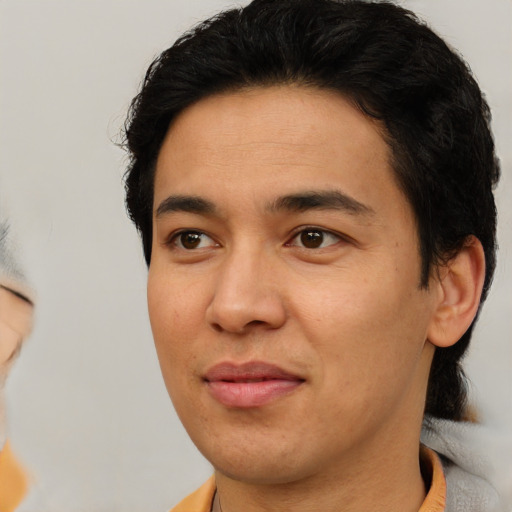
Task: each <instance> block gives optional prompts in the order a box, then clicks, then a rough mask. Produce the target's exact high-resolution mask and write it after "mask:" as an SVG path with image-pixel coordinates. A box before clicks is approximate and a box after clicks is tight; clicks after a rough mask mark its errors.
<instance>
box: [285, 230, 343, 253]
mask: <svg viewBox="0 0 512 512" xmlns="http://www.w3.org/2000/svg"><path fill="white" fill-rule="evenodd" d="M308 232H309V233H319V234H321V236H322V239H321V243H323V242H324V239H325V238H326V236H327V237H332V238H334V239H336V240H335V241H334V242H332V243H330V244H328V245H327V246H325V247H306V246H304V243H302V245H294V244H293V243H292V242H293V241H294V240H295V239H297V238H299V237H302V235H304V234H306V233H308ZM343 240H344V237H343V236H342V235H339V234H337V233H333V232H332V231H329V230H328V229H323V228H319V227H317V226H305V227H304V226H302V227H301V228H299V229H298V230H296V231H295V233H294V234H293V236H292V237H291V238H290V241H289V242H286V244H285V245H286V246H287V247H299V248H300V249H303V250H311V251H314V250H319V249H326V248H328V247H330V246H333V245H336V244H337V243H339V242H340V241H343ZM302 242H304V241H302Z"/></svg>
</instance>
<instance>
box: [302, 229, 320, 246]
mask: <svg viewBox="0 0 512 512" xmlns="http://www.w3.org/2000/svg"><path fill="white" fill-rule="evenodd" d="M300 241H301V243H302V245H303V246H304V247H307V248H308V249H317V248H318V247H320V246H321V245H322V243H323V241H324V235H323V233H322V232H321V231H312V230H307V231H303V232H302V233H301V234H300Z"/></svg>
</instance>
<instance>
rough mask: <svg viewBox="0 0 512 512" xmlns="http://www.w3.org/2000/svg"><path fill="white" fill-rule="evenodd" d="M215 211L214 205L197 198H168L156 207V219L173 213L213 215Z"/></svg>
mask: <svg viewBox="0 0 512 512" xmlns="http://www.w3.org/2000/svg"><path fill="white" fill-rule="evenodd" d="M216 210H217V208H216V207H215V204H213V203H212V202H211V201H208V200H206V199H203V198H202V197H199V196H169V197H167V198H166V199H164V200H163V201H162V202H161V203H160V204H159V205H158V208H157V209H156V217H157V218H158V217H161V216H162V215H165V214H167V213H173V212H187V213H197V214H199V215H213V214H215V212H216Z"/></svg>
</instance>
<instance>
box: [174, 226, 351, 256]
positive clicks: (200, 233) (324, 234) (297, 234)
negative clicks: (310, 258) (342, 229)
mask: <svg viewBox="0 0 512 512" xmlns="http://www.w3.org/2000/svg"><path fill="white" fill-rule="evenodd" d="M307 233H310V234H312V233H316V234H320V238H319V241H320V245H322V244H323V243H324V239H325V238H326V237H331V238H334V239H335V241H334V242H332V243H330V244H328V245H327V246H325V247H320V246H319V247H307V246H305V245H304V240H302V245H299V244H294V243H293V241H294V240H295V239H297V238H299V237H302V236H303V235H305V234H307ZM183 235H196V236H197V237H198V238H197V239H198V240H199V244H200V243H201V239H202V238H203V237H206V238H209V239H210V240H212V242H213V243H212V244H210V245H209V246H208V247H219V244H218V243H216V242H215V241H214V239H213V238H212V237H211V236H210V235H208V234H207V233H205V232H203V231H200V230H195V229H188V230H181V231H178V232H177V233H174V234H173V235H172V236H171V237H170V238H169V240H168V241H167V242H166V245H169V246H172V247H173V248H176V249H178V250H182V251H187V252H188V251H194V250H198V249H204V247H193V248H187V247H184V246H183V240H181V241H180V238H181V237H182V236H183ZM317 240H318V239H317ZM343 240H345V238H344V237H343V236H341V235H339V234H336V233H333V232H332V231H329V230H326V229H323V228H319V227H316V226H306V227H301V228H300V229H298V230H296V231H295V233H294V234H293V236H292V237H291V238H290V239H289V241H288V242H286V243H285V246H286V247H299V248H300V249H303V250H312V251H314V250H319V249H326V248H327V247H330V246H332V245H336V244H337V243H338V242H340V241H343ZM310 241H312V242H313V243H314V242H315V240H314V237H313V238H312V239H311V240H310ZM178 244H181V247H180V245H178Z"/></svg>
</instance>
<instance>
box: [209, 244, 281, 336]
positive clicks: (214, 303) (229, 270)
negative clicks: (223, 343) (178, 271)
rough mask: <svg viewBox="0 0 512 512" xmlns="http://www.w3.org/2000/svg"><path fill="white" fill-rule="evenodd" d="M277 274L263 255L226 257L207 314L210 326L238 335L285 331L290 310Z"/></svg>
mask: <svg viewBox="0 0 512 512" xmlns="http://www.w3.org/2000/svg"><path fill="white" fill-rule="evenodd" d="M275 270H276V269H275V268H274V267H273V265H272V264H271V263H270V262H269V261H268V259H267V258H265V257H264V255H263V254H261V253H256V254H251V253H249V251H244V250H239V251H237V252H233V253H232V254H231V255H229V256H228V257H226V260H225V261H224V262H223V264H222V267H221V269H220V271H219V274H218V276H217V279H216V282H215V288H214V294H213V297H212V300H211V302H210V304H209V305H208V307H207V310H206V320H207V322H208V323H209V324H210V325H211V326H212V327H213V328H214V329H215V330H217V331H219V332H231V333H235V334H244V333H247V332H248V331H251V330H252V329H254V328H259V329H265V328H266V329H278V328H279V327H281V326H282V325H283V324H284V323H285V321H286V309H285V306H284V303H283V299H282V290H281V289H280V287H279V285H278V284H277V282H278V281H277V280H276V279H275Z"/></svg>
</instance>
